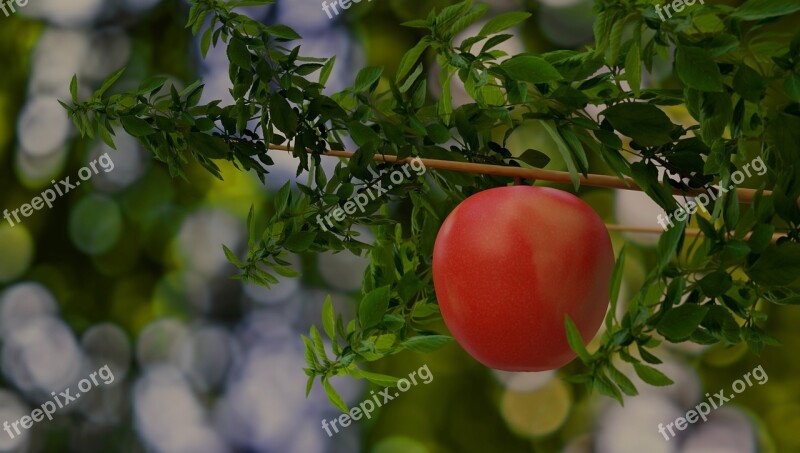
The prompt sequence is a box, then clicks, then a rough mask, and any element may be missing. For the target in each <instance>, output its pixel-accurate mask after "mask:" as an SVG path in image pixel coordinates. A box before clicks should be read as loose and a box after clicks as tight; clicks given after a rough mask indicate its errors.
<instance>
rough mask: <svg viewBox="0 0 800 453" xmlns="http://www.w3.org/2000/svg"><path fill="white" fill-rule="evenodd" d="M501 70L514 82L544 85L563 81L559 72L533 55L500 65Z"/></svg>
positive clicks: (521, 56) (519, 57)
mask: <svg viewBox="0 0 800 453" xmlns="http://www.w3.org/2000/svg"><path fill="white" fill-rule="evenodd" d="M500 68H501V69H502V70H503V71H505V72H506V74H508V76H509V77H511V78H512V79H514V80H519V81H522V82H530V83H544V82H552V81H555V80H561V79H563V77H562V76H561V73H559V72H558V70H557V69H556V68H555V67H554V66H553V65H551V64H550V63H548V62H547V60H545V59H544V58H540V57H534V56H533V55H520V56H516V57H513V58H510V59H508V60H506V61H504V62H503V63H501V64H500Z"/></svg>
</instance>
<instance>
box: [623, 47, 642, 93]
mask: <svg viewBox="0 0 800 453" xmlns="http://www.w3.org/2000/svg"><path fill="white" fill-rule="evenodd" d="M625 80H627V81H628V85H630V86H631V90H632V91H633V94H634V95H635V96H639V93H640V92H641V90H642V55H641V50H640V48H639V42H638V41H635V42H634V43H633V46H631V48H630V50H628V54H627V55H626V56H625Z"/></svg>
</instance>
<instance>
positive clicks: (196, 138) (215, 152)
mask: <svg viewBox="0 0 800 453" xmlns="http://www.w3.org/2000/svg"><path fill="white" fill-rule="evenodd" d="M187 142H188V143H189V147H190V148H191V149H192V150H193V151H197V152H199V153H200V154H201V155H202V156H204V157H207V158H209V159H225V158H226V157H228V155H229V154H230V152H231V149H230V147H229V146H228V143H227V142H225V139H223V138H222V137H217V136H214V135H208V134H204V133H202V132H190V133H189V137H188V140H187Z"/></svg>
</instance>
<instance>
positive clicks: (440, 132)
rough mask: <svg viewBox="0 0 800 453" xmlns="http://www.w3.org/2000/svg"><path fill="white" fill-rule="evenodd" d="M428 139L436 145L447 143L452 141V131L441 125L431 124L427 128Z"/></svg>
mask: <svg viewBox="0 0 800 453" xmlns="http://www.w3.org/2000/svg"><path fill="white" fill-rule="evenodd" d="M425 130H426V131H428V137H430V139H431V140H432V141H433V143H436V144H442V143H447V142H448V141H449V140H450V130H449V129H447V128H446V127H444V126H442V125H441V124H439V123H433V124H429V125H428V126H426V127H425Z"/></svg>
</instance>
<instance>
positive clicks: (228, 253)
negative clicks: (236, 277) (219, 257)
mask: <svg viewBox="0 0 800 453" xmlns="http://www.w3.org/2000/svg"><path fill="white" fill-rule="evenodd" d="M222 250H223V251H224V252H225V257H227V258H228V261H230V262H231V263H232V264H233V265H234V266H236V267H238V268H239V269H244V268H245V265H244V263H242V262H241V261H239V258H237V257H236V254H234V253H233V252H232V251H231V249H229V248H228V247H227V246H225V245H223V246H222Z"/></svg>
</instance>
